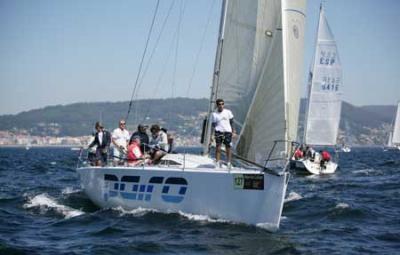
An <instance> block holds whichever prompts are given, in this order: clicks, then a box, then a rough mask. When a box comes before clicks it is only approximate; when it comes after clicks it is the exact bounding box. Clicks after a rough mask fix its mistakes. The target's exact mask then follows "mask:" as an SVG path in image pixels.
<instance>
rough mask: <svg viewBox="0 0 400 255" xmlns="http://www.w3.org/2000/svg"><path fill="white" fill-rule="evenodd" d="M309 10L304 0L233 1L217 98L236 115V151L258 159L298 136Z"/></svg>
mask: <svg viewBox="0 0 400 255" xmlns="http://www.w3.org/2000/svg"><path fill="white" fill-rule="evenodd" d="M304 12H305V1H287V0H283V1H281V0H270V1H265V0H259V1H240V0H231V1H229V2H228V7H227V16H226V22H225V29H224V44H223V50H222V55H221V65H220V70H219V79H218V83H217V84H216V86H217V87H216V90H215V91H216V94H215V98H223V99H224V100H225V102H226V105H227V107H229V108H230V109H231V110H232V111H233V113H234V115H235V121H236V123H235V127H236V129H237V131H238V132H240V137H239V140H238V143H237V147H236V149H237V153H238V154H239V155H240V156H242V157H245V158H247V159H250V160H253V161H256V162H258V163H263V162H262V161H263V160H265V159H266V156H267V154H268V152H269V151H270V149H271V147H272V146H273V143H274V141H275V140H287V139H293V140H294V139H296V128H297V114H298V105H299V85H300V81H301V72H302V69H301V66H302V57H303V43H304V42H303V39H304V19H305V14H304ZM277 151H279V152H280V153H281V152H283V153H284V154H286V153H287V152H288V148H287V147H286V146H284V147H282V148H279V149H278V150H277Z"/></svg>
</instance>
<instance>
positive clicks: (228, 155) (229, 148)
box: [225, 146, 232, 163]
mask: <svg viewBox="0 0 400 255" xmlns="http://www.w3.org/2000/svg"><path fill="white" fill-rule="evenodd" d="M225 150H226V157H227V159H228V163H231V162H232V152H231V147H230V146H225Z"/></svg>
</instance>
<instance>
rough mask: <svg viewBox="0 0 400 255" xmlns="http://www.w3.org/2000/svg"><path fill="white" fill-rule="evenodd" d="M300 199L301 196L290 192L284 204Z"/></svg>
mask: <svg viewBox="0 0 400 255" xmlns="http://www.w3.org/2000/svg"><path fill="white" fill-rule="evenodd" d="M302 198H303V196H302V195H300V194H298V193H296V192H294V191H292V192H290V193H289V195H288V196H287V197H286V198H285V203H287V202H291V201H296V200H300V199H302Z"/></svg>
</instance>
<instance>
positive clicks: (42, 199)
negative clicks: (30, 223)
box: [23, 193, 84, 219]
mask: <svg viewBox="0 0 400 255" xmlns="http://www.w3.org/2000/svg"><path fill="white" fill-rule="evenodd" d="M23 207H24V208H27V209H29V208H35V207H38V208H40V210H41V212H43V213H46V212H47V211H49V210H54V211H55V212H57V213H59V214H62V215H63V216H64V217H65V218H66V219H68V218H72V217H76V216H79V215H82V214H84V212H82V211H80V210H77V209H74V208H71V207H68V206H65V205H62V204H59V203H57V201H56V200H55V199H54V198H52V197H51V196H49V195H48V194H46V193H43V194H39V195H36V196H34V197H33V198H28V202H27V203H25V204H24V205H23Z"/></svg>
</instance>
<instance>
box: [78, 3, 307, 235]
mask: <svg viewBox="0 0 400 255" xmlns="http://www.w3.org/2000/svg"><path fill="white" fill-rule="evenodd" d="M304 21H305V1H304V0H303V1H290V0H272V1H264V0H259V1H241V0H232V1H223V5H222V14H221V24H220V33H219V40H218V47H217V54H216V60H215V68H214V75H213V86H212V92H211V96H210V111H209V112H210V113H211V111H212V109H213V108H214V101H215V98H216V97H222V98H224V99H225V103H226V104H227V105H228V106H229V107H231V109H232V110H233V111H234V114H235V116H236V119H237V120H238V124H239V125H240V129H239V130H240V138H239V143H238V146H237V149H238V153H239V155H240V156H242V157H244V158H246V159H247V160H248V161H256V162H257V163H259V164H263V165H264V164H265V165H267V166H268V167H270V165H269V164H267V162H265V161H264V160H265V159H266V158H269V159H272V157H274V156H277V159H278V160H270V161H269V162H273V163H272V164H271V165H273V166H274V167H276V168H274V169H271V168H266V167H262V168H257V167H249V166H248V165H247V166H243V165H242V166H239V167H238V166H236V167H233V168H232V169H227V168H224V167H222V168H221V167H218V166H215V164H214V162H213V160H212V159H211V158H210V157H207V156H200V155H191V154H168V155H166V156H165V157H163V158H162V163H161V164H160V165H151V166H146V165H143V166H137V167H125V166H117V167H113V166H104V167H91V166H88V165H84V164H83V165H82V166H81V167H78V169H77V171H78V173H79V174H80V179H81V183H82V186H83V188H84V190H85V192H86V194H87V195H88V196H89V197H90V199H91V200H92V201H93V202H94V203H96V204H97V205H99V206H101V207H117V206H120V207H122V208H124V209H128V210H129V209H135V208H137V207H143V208H152V209H156V210H159V211H167V212H171V211H172V212H174V211H175V212H176V211H182V212H186V213H192V214H206V215H208V216H211V217H216V218H223V219H227V220H230V221H235V222H244V223H247V224H261V225H262V226H264V227H267V228H268V229H271V230H275V229H277V228H278V227H279V223H280V219H281V213H282V209H283V202H284V197H285V194H286V188H287V184H288V173H287V172H286V171H285V170H286V165H287V164H286V163H287V156H288V155H289V152H290V149H291V148H290V142H289V141H288V140H291V139H293V140H295V139H296V133H295V130H296V128H297V114H298V105H299V85H300V84H299V81H300V80H301V79H300V75H301V72H302V70H301V67H302V61H303V59H302V57H303V43H304ZM236 111H237V112H236ZM207 126H208V128H207V131H208V132H207V134H206V141H207V142H206V143H205V144H206V145H205V148H208V141H209V140H210V130H211V125H210V123H208V124H207ZM276 140H281V141H283V142H281V143H275V141H276ZM270 151H272V153H270ZM268 156H270V157H268ZM273 170H277V171H273Z"/></svg>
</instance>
